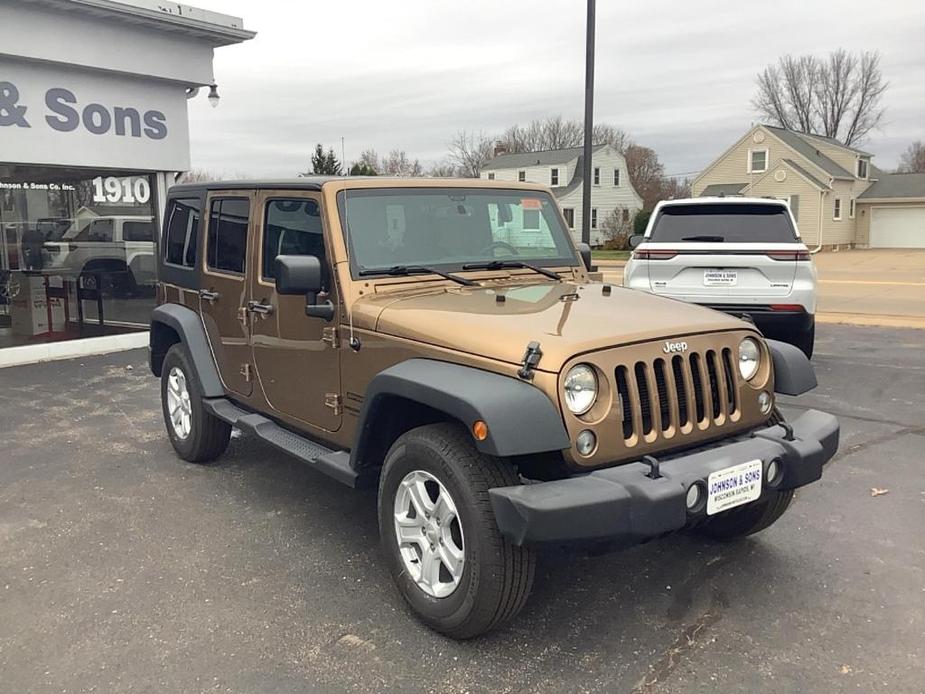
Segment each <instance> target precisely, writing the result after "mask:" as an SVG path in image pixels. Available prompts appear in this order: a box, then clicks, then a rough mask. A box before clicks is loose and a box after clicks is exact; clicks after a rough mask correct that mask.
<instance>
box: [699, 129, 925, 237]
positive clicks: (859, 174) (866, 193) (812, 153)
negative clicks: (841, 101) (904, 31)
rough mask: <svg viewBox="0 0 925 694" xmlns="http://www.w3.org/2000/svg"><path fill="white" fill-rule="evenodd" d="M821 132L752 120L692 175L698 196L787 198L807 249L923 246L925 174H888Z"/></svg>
mask: <svg viewBox="0 0 925 694" xmlns="http://www.w3.org/2000/svg"><path fill="white" fill-rule="evenodd" d="M872 157H873V155H872V154H870V153H869V152H864V151H862V150H860V149H855V148H854V147H848V146H846V145H844V144H842V143H841V142H839V141H838V140H836V139H834V138H831V137H824V136H822V135H812V134H808V133H799V132H795V131H793V130H787V129H785V128H778V127H774V126H770V125H756V126H755V127H753V128H752V129H751V130H749V131H748V132H747V133H745V134H744V135H743V136H742V137H741V138H739V140H738V141H737V142H736V143H735V144H734V145H733V146H732V147H730V148H729V149H728V150H726V151H725V152H724V153H723V154H722V155H721V156H720V157H719V158H718V159H716V160H715V161H714V162H713V163H712V164H710V165H709V166H708V167H707V168H706V169H704V171H703V172H702V173H701V174H700V175H699V176H698V177H697V178H696V179H695V180H694V183H693V186H692V189H693V194H694V195H697V196H711V195H727V196H728V195H746V196H757V197H772V198H777V199H780V200H786V201H787V202H788V203H789V204H790V209H791V211H792V212H793V216H794V217H796V219H797V224H798V225H799V228H800V234H801V235H802V237H803V240H804V241H805V242H806V243H807V245H811V246H825V247H835V246H860V247H870V248H925V174H890V173H886V172H884V171H881V170H880V169H878V168H877V167H875V166H874V165H873V164H872V163H871V158H872Z"/></svg>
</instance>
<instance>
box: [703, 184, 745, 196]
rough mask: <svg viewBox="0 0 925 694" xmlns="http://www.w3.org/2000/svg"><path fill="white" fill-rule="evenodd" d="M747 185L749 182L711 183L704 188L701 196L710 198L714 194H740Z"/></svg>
mask: <svg viewBox="0 0 925 694" xmlns="http://www.w3.org/2000/svg"><path fill="white" fill-rule="evenodd" d="M747 185H748V184H747V183H711V184H710V185H708V186H707V187H706V188H704V189H703V192H702V193H701V194H700V197H702V198H710V197H714V196H717V197H719V196H726V195H738V194H739V193H741V192H742V189H743V188H744V187H745V186H747Z"/></svg>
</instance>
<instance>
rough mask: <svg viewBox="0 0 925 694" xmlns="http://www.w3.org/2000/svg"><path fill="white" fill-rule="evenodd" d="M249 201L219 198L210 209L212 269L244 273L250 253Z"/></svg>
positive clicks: (209, 251)
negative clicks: (248, 231) (245, 261)
mask: <svg viewBox="0 0 925 694" xmlns="http://www.w3.org/2000/svg"><path fill="white" fill-rule="evenodd" d="M249 216H250V202H249V201H248V200H244V199H242V198H220V199H217V200H213V201H212V207H211V208H210V209H209V238H208V244H207V250H206V261H207V262H206V264H207V265H208V266H209V267H210V268H211V269H213V270H220V271H222V272H234V273H238V274H243V273H244V256H245V254H246V252H247V220H248V217H249Z"/></svg>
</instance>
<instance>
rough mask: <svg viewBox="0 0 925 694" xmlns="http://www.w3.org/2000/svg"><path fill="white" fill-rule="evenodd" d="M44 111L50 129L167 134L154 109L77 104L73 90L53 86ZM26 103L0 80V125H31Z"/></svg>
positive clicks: (151, 136) (13, 87)
mask: <svg viewBox="0 0 925 694" xmlns="http://www.w3.org/2000/svg"><path fill="white" fill-rule="evenodd" d="M45 107H46V108H47V109H48V113H47V115H46V116H45V122H46V123H47V124H48V126H49V127H50V128H52V129H53V130H57V131H58V132H62V133H69V132H73V131H75V130H77V129H78V128H81V127H83V128H84V129H85V130H86V131H87V132H89V133H92V134H93V135H106V134H107V133H114V134H115V135H118V136H120V137H138V138H140V137H145V138H148V139H151V140H163V139H164V138H165V137H167V117H166V116H165V115H164V114H163V113H162V112H161V111H156V110H153V109H152V110H148V111H144V112H143V113H142V112H140V111H139V110H138V109H136V108H132V107H130V106H114V107H112V108H108V107H106V106H104V105H103V104H97V103H89V104H86V105H85V106H81V105H80V103H79V100H78V99H77V96H76V95H75V94H74V92H72V91H70V90H69V89H64V88H63V87H53V88H51V89H49V90H48V91H47V92H45ZM28 111H29V106H27V105H25V104H20V103H19V89H17V87H16V85H15V84H13V83H12V82H0V126H5V127H18V128H31V127H32V123H31V122H30V115H29V112H28Z"/></svg>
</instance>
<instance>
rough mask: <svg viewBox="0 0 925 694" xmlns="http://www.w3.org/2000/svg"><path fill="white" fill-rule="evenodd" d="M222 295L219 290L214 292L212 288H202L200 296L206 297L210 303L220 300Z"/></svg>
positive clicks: (201, 297)
mask: <svg viewBox="0 0 925 694" xmlns="http://www.w3.org/2000/svg"><path fill="white" fill-rule="evenodd" d="M220 296H221V294H219V293H218V292H213V291H212V290H211V289H200V290H199V298H200V299H205V300H206V301H208V302H209V303H210V304H211V303H212V302H213V301H218V299H219V297H220Z"/></svg>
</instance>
